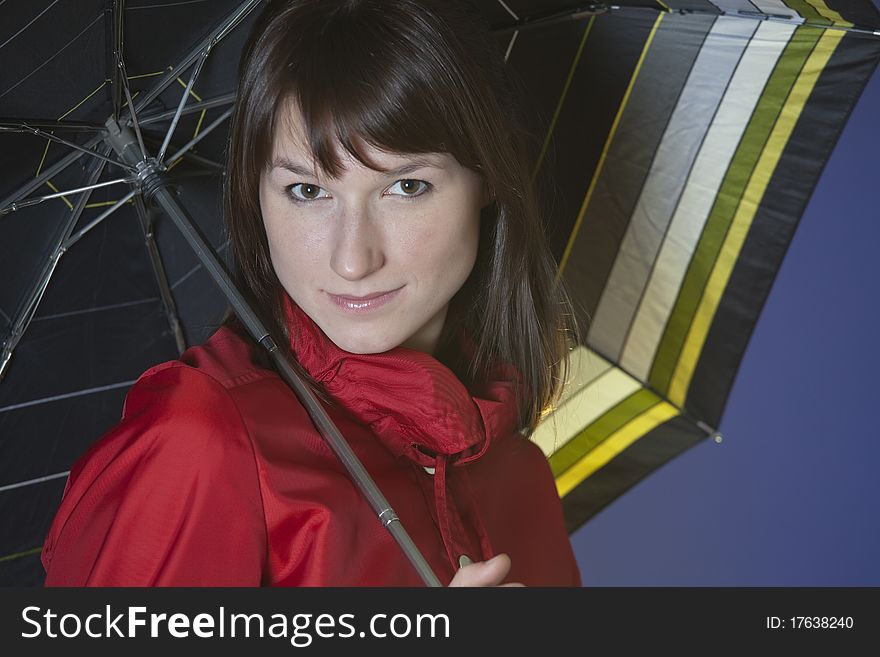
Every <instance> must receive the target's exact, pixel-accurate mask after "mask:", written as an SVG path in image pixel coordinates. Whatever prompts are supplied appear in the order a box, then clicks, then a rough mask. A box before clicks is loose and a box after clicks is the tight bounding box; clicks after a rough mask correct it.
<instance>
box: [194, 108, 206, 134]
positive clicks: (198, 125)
mask: <svg viewBox="0 0 880 657" xmlns="http://www.w3.org/2000/svg"><path fill="white" fill-rule="evenodd" d="M207 111H208V110H202V113H201V114H200V115H199V122H198V123H196V131H195V132H194V133H193V136H192V138H193V139H195V138H196V137H198V136H199V130H201V129H202V121H204V120H205V112H207Z"/></svg>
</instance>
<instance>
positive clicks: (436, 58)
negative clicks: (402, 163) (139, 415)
mask: <svg viewBox="0 0 880 657" xmlns="http://www.w3.org/2000/svg"><path fill="white" fill-rule="evenodd" d="M521 88H522V87H521V85H520V83H519V81H518V80H517V79H516V78H515V77H514V74H513V73H511V72H510V71H509V70H508V68H507V66H506V65H505V63H504V59H503V56H502V53H501V50H500V48H499V46H498V43H497V42H496V41H495V37H493V35H492V34H491V31H490V29H489V26H488V24H487V23H486V22H485V21H484V19H483V18H482V16H481V15H480V14H479V12H478V11H477V9H476V8H475V6H474V5H473V4H471V3H469V2H467V0H457V1H454V0H292V1H276V2H270V3H269V4H268V7H267V8H266V9H265V10H264V12H263V13H262V14H261V15H260V17H259V18H258V20H257V22H256V25H255V26H254V28H253V31H252V32H251V36H250V38H249V39H248V42H247V44H246V46H245V50H244V53H243V55H242V60H241V67H240V70H239V87H238V97H237V100H236V107H235V112H234V114H233V118H232V130H231V136H230V141H229V145H228V152H227V174H226V179H225V185H224V210H225V218H226V222H227V228H228V231H229V238H230V241H231V249H232V255H233V264H234V272H233V276H234V279H235V282H236V284H237V286H238V287H239V288H240V289H241V290H242V292H243V293H244V294H245V296H246V298H248V301H250V302H251V304H252V306H253V307H254V310H255V311H256V312H257V314H258V315H259V316H260V317H261V319H262V321H263V322H264V323H265V325H266V328H267V329H268V330H269V331H270V333H271V334H272V335H273V337H274V339H275V341H276V343H277V344H278V345H280V346H281V347H282V348H286V346H287V345H289V344H290V340H289V337H288V335H287V332H286V328H285V325H284V314H283V308H282V307H281V305H280V303H279V302H278V299H279V292H280V290H281V289H282V288H281V283H280V282H279V281H278V278H277V276H276V274H275V271H274V269H273V267H272V262H271V259H270V256H269V247H268V242H267V239H266V232H265V229H264V226H263V221H262V216H261V213H260V205H259V181H260V175H261V173H263V172H264V170H265V169H266V168H267V166H268V165H269V161H270V159H271V157H272V146H273V138H274V133H273V131H274V129H275V127H276V125H277V119H278V118H279V117H278V115H279V111H280V109H281V108H282V107H283V104H284V101H285V100H287V99H293V100H295V101H296V102H297V103H298V106H299V108H300V112H301V115H302V117H303V120H304V124H305V125H304V129H305V132H306V134H307V136H308V144H307V145H308V147H309V148H310V149H311V155H312V158H313V162H314V163H315V165H316V167H317V168H318V170H320V171H323V172H325V173H327V174H328V175H330V176H334V177H335V176H337V175H339V174H340V172H341V163H340V162H339V160H338V158H336V157H335V153H334V148H333V146H334V144H335V143H339V144H342V146H344V148H345V149H346V151H348V152H349V153H351V155H352V156H353V157H355V158H357V160H358V161H360V162H361V163H362V164H364V165H365V166H367V167H370V168H373V169H375V166H373V164H372V163H371V162H370V161H369V160H368V159H367V158H366V157H365V156H364V155H363V154H362V153H361V152H359V150H358V145H357V139H356V138H359V139H363V140H364V141H365V142H367V143H369V144H372V145H373V146H374V147H376V148H379V149H381V150H385V151H390V152H394V153H401V154H414V153H430V152H444V153H450V154H451V155H452V156H454V157H455V158H456V160H457V161H458V162H459V163H460V164H461V165H462V166H465V167H468V168H470V169H472V170H474V171H476V172H478V173H479V174H481V175H482V176H483V180H484V182H485V183H486V184H488V186H489V189H490V191H491V193H492V195H493V197H494V202H492V203H490V204H489V205H487V206H486V207H485V208H483V210H482V213H483V214H482V217H481V232H480V238H479V239H480V242H479V250H478V255H477V261H476V264H475V266H474V269H473V271H472V272H471V275H470V277H469V278H468V279H467V281H466V282H465V284H464V285H463V286H462V288H461V289H460V290H459V291H458V292H457V293H456V294H455V296H454V297H453V298H452V300H451V301H450V305H449V310H448V312H447V319H446V323H445V325H444V327H443V332H442V334H441V336H440V341H439V343H438V347H437V350H436V352H435V357H437V358H438V359H440V360H441V361H442V362H444V363H445V364H447V365H448V366H449V367H450V368H451V369H453V371H455V373H456V374H457V375H458V376H459V377H460V378H461V379H462V381H463V382H464V383H466V384H468V385H470V383H472V382H474V381H477V380H479V379H480V377H482V376H485V372H486V371H488V370H487V367H488V366H489V365H490V364H491V362H492V361H494V360H495V359H496V358H501V359H503V360H506V361H507V362H509V363H512V364H513V365H514V366H516V367H517V368H518V369H519V371H520V372H521V373H522V375H523V381H524V386H523V387H522V389H520V390H519V397H518V399H519V409H520V415H519V417H520V424H519V426H520V428H521V430H523V432H524V433H525V435H530V434H531V432H532V431H533V430H534V428H535V426H536V424H537V423H538V421H539V420H540V418H541V415H542V411H546V409H548V408H549V407H550V405H551V404H552V403H554V402H555V401H556V400H557V399H558V395H559V393H560V392H561V387H562V386H561V384H562V382H563V381H564V380H565V379H566V378H567V376H568V353H569V350H570V349H571V348H573V347H574V346H575V345H576V344H578V343H579V342H580V334H579V331H578V326H577V323H576V320H575V319H574V313H573V312H572V306H571V301H570V298H569V295H568V293H567V292H566V291H565V287H564V282H563V279H560V280H559V282H558V283H556V282H554V276H555V273H556V263H555V261H554V259H553V256H552V254H551V252H550V249H549V246H548V244H547V238H546V234H545V231H546V227H547V225H546V216H545V214H544V209H543V205H542V204H541V203H540V202H539V200H538V196H539V192H538V185H537V184H536V183H535V182H534V181H533V180H532V175H531V171H530V168H531V164H532V162H534V161H535V157H536V143H537V140H536V138H535V135H533V134H531V133H529V132H527V130H526V128H525V125H524V122H523V119H522V111H521ZM235 321H236V320H235V318H234V316H233V314H232V312H231V310H230V311H227V315H226V317H224V323H230V324H234V323H235ZM460 330H465V331H466V332H467V333H468V334H469V335H470V336H471V337H472V338H473V340H474V343H475V344H476V347H477V349H476V356H475V358H474V359H473V361H472V362H467V363H465V362H462V361H461V358H460V354H457V353H455V349H454V347H455V340H454V337H455V336H456V335H457V332H458V331H460ZM293 349H294V351H295V349H296V345H294V346H293ZM288 356H289V358H290V361H291V365H292V366H293V367H294V368H295V369H296V371H297V372H298V373H300V375H301V376H302V378H303V380H304V381H305V382H306V383H307V385H309V387H310V388H311V389H312V390H313V391H314V392H315V394H316V395H317V396H319V397H320V398H321V399H323V400H324V401H325V402H328V403H332V400H330V399H329V398H328V395H327V394H326V392H325V391H324V389H323V388H322V387H321V386H320V384H318V383H317V382H315V381H314V380H312V379H311V378H310V377H309V376H308V374H307V373H306V372H305V371H304V370H303V368H302V367H301V366H300V365H299V364H298V363H297V362H296V360H295V357H294V354H293V353H290V354H288Z"/></svg>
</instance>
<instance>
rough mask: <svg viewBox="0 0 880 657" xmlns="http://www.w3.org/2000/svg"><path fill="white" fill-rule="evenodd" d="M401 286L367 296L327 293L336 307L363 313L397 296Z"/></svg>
mask: <svg viewBox="0 0 880 657" xmlns="http://www.w3.org/2000/svg"><path fill="white" fill-rule="evenodd" d="M402 287H403V286H401V287H399V288H397V289H396V290H389V291H387V292H379V293H377V294H374V295H371V296H367V297H347V296H340V295H337V294H330V293H329V292H328V293H327V294H328V296H329V297H330V299H331V300H332V301H333V303H335V304H336V306H337V307H339V308H342V309H343V310H346V311H348V312H353V313H364V312H369V311H371V310H374V309H375V308H378V307H380V306H384V305H385V304H386V303H388V302H389V301H391V300H392V299H394V298H395V297H396V296H397V293H398V292H399V291H400V290H401V289H402Z"/></svg>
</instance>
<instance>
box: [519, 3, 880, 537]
mask: <svg viewBox="0 0 880 657" xmlns="http://www.w3.org/2000/svg"><path fill="white" fill-rule="evenodd" d="M626 5H627V6H622V7H620V8H612V9H611V10H604V11H602V13H600V14H598V15H591V16H589V17H586V16H585V17H583V18H581V19H580V20H578V21H577V22H574V23H567V24H559V25H556V26H554V27H552V28H547V29H543V30H537V29H536V30H533V31H530V32H529V33H528V34H527V35H526V34H523V35H522V37H521V38H523V41H520V39H517V40H516V42H515V45H514V46H513V48H512V50H511V52H510V54H509V56H508V62H509V63H510V64H511V65H512V66H514V67H515V68H517V69H518V70H521V71H522V72H523V75H524V77H525V79H526V82H527V86H528V87H529V88H530V90H531V91H532V93H531V94H530V95H529V97H530V98H533V99H536V100H537V101H539V102H540V103H542V104H539V105H538V106H537V107H536V113H537V114H538V115H539V116H540V117H543V119H544V120H543V123H542V124H541V125H542V127H543V128H544V129H543V132H542V134H544V135H545V140H544V148H543V150H542V153H541V158H539V162H538V163H537V166H541V165H542V163H543V160H544V159H545V158H547V157H548V154H549V153H551V152H552V153H553V160H554V162H553V166H554V171H555V174H556V176H557V180H558V199H557V205H556V208H555V210H554V217H553V219H554V222H553V225H554V227H555V229H556V232H555V233H554V234H553V236H552V238H553V247H554V252H555V253H556V254H557V256H558V259H559V260H558V261H559V270H558V276H560V277H562V278H564V279H565V282H566V283H567V284H568V285H569V287H570V289H572V290H573V292H574V295H575V300H576V302H577V305H578V309H577V311H578V313H579V320H580V324H581V326H582V327H583V329H584V332H585V335H586V338H585V340H584V344H582V345H580V347H579V348H578V349H577V350H576V351H575V352H574V353H573V372H572V376H571V378H570V380H569V381H568V382H567V386H566V392H565V394H564V398H563V400H562V401H561V403H560V404H559V405H558V406H557V407H556V408H553V409H548V413H547V415H546V416H545V418H544V421H543V422H542V424H541V425H540V427H539V429H538V431H537V432H536V435H535V440H536V441H537V442H538V443H539V444H540V445H541V447H542V448H543V450H544V452H545V453H546V454H547V456H548V457H549V459H550V463H551V465H552V468H553V472H554V474H555V476H556V483H557V488H558V490H559V494H560V496H561V497H562V499H563V503H564V508H565V515H566V521H567V523H568V527H569V530H570V531H573V530H574V529H576V528H577V527H579V526H580V525H582V524H583V523H584V522H586V521H587V520H589V518H591V517H592V516H593V515H595V514H596V513H597V512H598V511H600V510H601V509H603V508H604V507H606V506H607V505H608V504H609V503H610V502H612V501H613V500H614V499H616V498H617V497H619V496H620V495H621V494H622V493H623V492H624V491H626V490H627V489H628V488H630V487H632V486H633V485H634V484H635V483H637V482H638V481H639V480H641V479H642V478H644V477H645V476H646V475H648V474H649V473H650V472H652V471H653V470H654V469H656V468H657V467H659V466H660V465H662V464H663V463H665V462H667V461H669V460H670V459H672V458H673V457H675V456H676V455H678V454H680V453H681V452H683V451H684V450H686V449H688V448H689V447H691V446H692V445H694V444H695V443H697V442H699V441H701V440H704V439H705V438H707V437H712V438H713V439H714V440H716V441H719V442H720V441H721V439H722V437H721V434H720V433H719V431H718V428H719V426H720V424H721V420H722V417H723V412H724V407H725V403H726V401H727V398H728V394H729V392H730V389H731V387H732V385H733V381H734V378H735V376H736V373H737V369H738V367H739V364H740V361H741V360H742V357H743V355H744V352H745V350H746V347H747V344H748V341H749V337H750V335H751V333H752V330H753V329H754V327H755V324H756V322H757V319H758V316H759V315H760V313H761V309H762V307H763V305H764V302H765V300H766V299H767V297H768V294H769V291H770V288H771V286H772V284H773V280H774V278H775V276H776V273H777V271H778V270H779V268H780V265H781V263H782V259H783V257H784V255H785V252H786V249H787V247H788V245H789V243H790V241H791V239H792V236H793V234H794V231H795V230H796V227H797V224H798V220H799V219H800V217H801V215H802V213H803V211H804V208H805V206H806V204H807V202H808V200H809V199H810V196H811V193H812V191H813V189H814V187H815V185H816V183H817V180H818V178H819V175H820V174H821V172H822V168H823V167H824V165H825V162H826V161H827V160H828V158H829V156H830V154H831V152H832V150H833V148H834V145H835V143H836V142H837V139H838V137H839V135H840V133H841V131H842V129H843V127H844V125H845V123H846V120H847V117H848V116H849V113H850V111H851V110H852V108H853V106H854V104H855V103H856V101H857V100H858V98H859V95H860V94H861V92H862V90H863V88H864V87H865V85H866V83H867V81H868V79H869V78H870V76H871V75H872V74H873V72H874V70H875V68H876V66H877V62H878V59H880V38H878V37H880V31H878V28H880V14H878V11H877V9H876V7H874V5H873V4H872V3H871V2H869V1H859V0H836V1H834V2H832V1H831V0H828V1H827V2H823V1H822V0H787V1H786V2H784V3H783V2H782V1H781V0H765V1H760V0H758V1H753V2H748V1H747V0H716V1H714V2H708V1H704V0H669V2H666V3H664V2H658V3H639V2H635V3H626ZM635 5H645V6H635ZM658 5H660V7H658ZM536 53H541V56H540V57H538V56H536ZM548 61H557V62H561V63H565V65H564V66H561V67H559V68H551V67H547V66H546V62H548ZM830 219H831V218H830V217H829V220H830Z"/></svg>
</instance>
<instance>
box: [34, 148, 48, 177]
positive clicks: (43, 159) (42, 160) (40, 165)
mask: <svg viewBox="0 0 880 657" xmlns="http://www.w3.org/2000/svg"><path fill="white" fill-rule="evenodd" d="M51 143H52V140H51V139H47V140H46V148H45V149H44V150H43V157H41V158H40V163H39V164H38V165H37V173H36V174H34V178H36V177H37V176H39V175H40V171H42V170H43V163H44V162H45V161H46V153H48V152H49V144H51Z"/></svg>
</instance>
